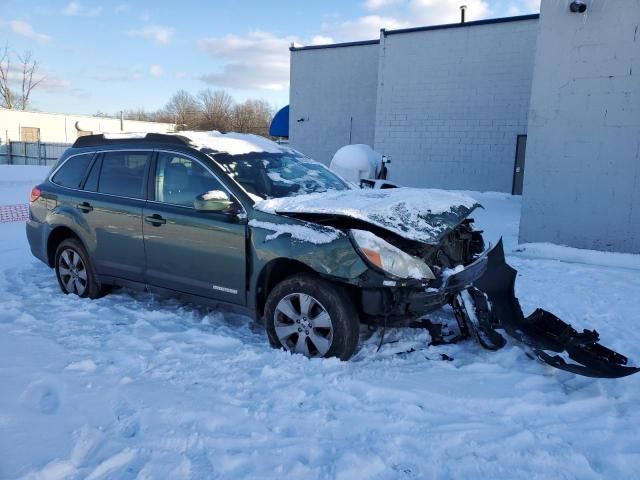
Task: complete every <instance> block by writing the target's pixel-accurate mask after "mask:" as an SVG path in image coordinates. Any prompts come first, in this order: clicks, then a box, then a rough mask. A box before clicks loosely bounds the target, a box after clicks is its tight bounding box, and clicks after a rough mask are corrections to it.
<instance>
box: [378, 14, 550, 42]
mask: <svg viewBox="0 0 640 480" xmlns="http://www.w3.org/2000/svg"><path fill="white" fill-rule="evenodd" d="M538 18H540V14H539V13H533V14H531V15H517V16H514V17H500V18H488V19H486V20H474V21H472V22H464V23H460V22H458V23H445V24H443V25H429V26H427V27H411V28H400V29H397V30H385V29H384V28H383V29H382V30H380V32H381V33H382V35H384V36H388V35H397V34H400V33H413V32H426V31H429V30H444V29H447V28H464V27H475V26H477V25H492V24H494V23H508V22H521V21H524V20H537V19H538Z"/></svg>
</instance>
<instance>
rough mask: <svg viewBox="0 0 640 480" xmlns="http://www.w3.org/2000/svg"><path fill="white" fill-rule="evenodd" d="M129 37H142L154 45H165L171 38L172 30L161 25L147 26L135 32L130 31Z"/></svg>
mask: <svg viewBox="0 0 640 480" xmlns="http://www.w3.org/2000/svg"><path fill="white" fill-rule="evenodd" d="M129 36H132V37H142V38H146V39H149V40H153V41H154V42H155V43H158V44H161V45H166V44H168V43H170V42H171V39H172V38H173V28H171V27H164V26H162V25H147V26H145V27H142V28H140V29H137V30H130V31H129Z"/></svg>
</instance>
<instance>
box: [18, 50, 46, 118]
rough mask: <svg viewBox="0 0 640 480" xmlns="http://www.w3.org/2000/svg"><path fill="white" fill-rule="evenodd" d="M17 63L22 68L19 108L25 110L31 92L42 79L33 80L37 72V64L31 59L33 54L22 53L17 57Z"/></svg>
mask: <svg viewBox="0 0 640 480" xmlns="http://www.w3.org/2000/svg"><path fill="white" fill-rule="evenodd" d="M18 61H19V62H20V64H21V66H22V90H21V97H20V108H21V109H22V110H26V109H27V107H28V106H29V100H30V98H31V92H32V91H33V89H34V88H36V87H37V86H38V85H40V83H42V81H43V80H44V77H41V78H39V79H37V80H36V79H34V78H33V77H34V75H35V74H36V73H37V72H38V62H37V61H36V60H35V59H34V58H33V54H32V53H31V52H29V51H27V52H24V53H23V54H22V55H18Z"/></svg>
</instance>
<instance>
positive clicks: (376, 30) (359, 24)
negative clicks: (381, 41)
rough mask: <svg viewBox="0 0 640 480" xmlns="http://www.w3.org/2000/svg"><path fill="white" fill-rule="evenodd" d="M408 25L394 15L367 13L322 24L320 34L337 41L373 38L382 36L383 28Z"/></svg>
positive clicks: (389, 28) (391, 28)
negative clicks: (381, 30)
mask: <svg viewBox="0 0 640 480" xmlns="http://www.w3.org/2000/svg"><path fill="white" fill-rule="evenodd" d="M407 26H409V22H407V21H405V20H400V19H397V18H394V17H388V16H380V15H366V16H364V17H360V18H356V19H355V20H346V21H342V22H336V23H325V24H323V25H322V28H321V32H322V34H321V35H319V36H320V37H322V36H327V37H329V38H332V39H335V41H337V42H350V41H357V40H373V39H377V38H379V37H380V29H381V28H386V29H388V30H393V29H397V28H404V27H407ZM316 37H318V36H316ZM320 43H322V42H320Z"/></svg>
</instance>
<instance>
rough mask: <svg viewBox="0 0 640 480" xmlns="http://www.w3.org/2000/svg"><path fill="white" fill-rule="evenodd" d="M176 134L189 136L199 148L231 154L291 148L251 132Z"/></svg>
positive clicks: (282, 150)
mask: <svg viewBox="0 0 640 480" xmlns="http://www.w3.org/2000/svg"><path fill="white" fill-rule="evenodd" d="M175 135H177V136H180V137H185V138H187V139H188V140H189V141H190V142H191V143H192V144H193V145H194V146H195V147H197V148H210V149H211V150H215V151H216V152H226V153H229V154H230V155H244V154H246V153H253V152H267V153H283V152H288V151H289V149H288V148H286V147H282V146H280V145H278V144H277V143H276V142H273V141H271V140H269V139H268V138H264V137H261V136H259V135H253V134H251V133H236V132H229V133H220V132H218V131H215V130H213V131H210V132H194V131H184V132H177V133H176V134H175Z"/></svg>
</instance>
